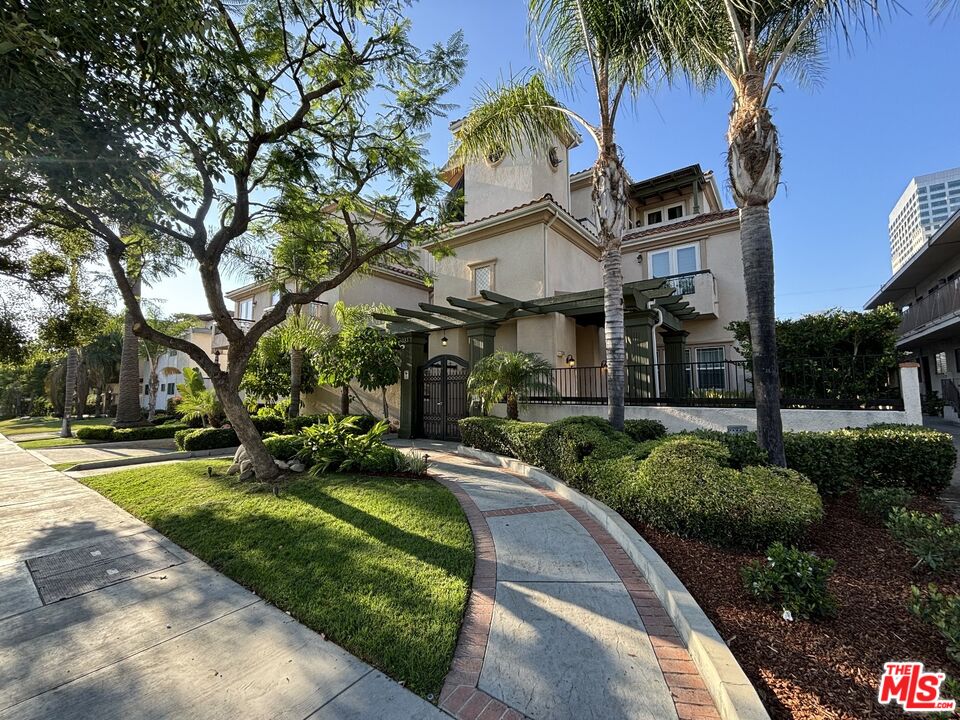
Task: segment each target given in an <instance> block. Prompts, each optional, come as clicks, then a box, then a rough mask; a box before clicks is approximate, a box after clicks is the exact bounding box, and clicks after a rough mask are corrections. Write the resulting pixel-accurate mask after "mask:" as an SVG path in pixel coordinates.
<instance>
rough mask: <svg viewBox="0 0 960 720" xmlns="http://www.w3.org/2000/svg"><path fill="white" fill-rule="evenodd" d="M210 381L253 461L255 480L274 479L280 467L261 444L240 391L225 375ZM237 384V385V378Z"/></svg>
mask: <svg viewBox="0 0 960 720" xmlns="http://www.w3.org/2000/svg"><path fill="white" fill-rule="evenodd" d="M212 381H213V388H214V391H215V392H216V393H217V397H218V398H219V400H220V407H222V408H223V412H224V414H225V415H226V416H227V420H229V421H230V426H231V427H232V428H233V429H234V431H235V432H236V433H237V438H238V439H239V440H240V444H241V445H243V447H244V449H246V451H247V457H248V458H250V462H251V463H253V472H254V475H256V476H257V480H260V481H261V482H272V481H274V480H276V479H277V477H278V476H279V475H280V469H279V468H278V467H277V464H276V463H275V462H274V461H273V457H272V456H271V455H270V453H269V452H268V451H267V448H266V446H265V445H264V444H263V439H262V438H261V437H260V433H259V432H258V431H257V428H256V427H255V426H254V424H253V419H252V418H251V417H250V413H249V412H247V408H246V406H245V405H244V404H243V400H241V399H240V393H238V392H237V391H236V390H234V389H232V388H231V383H230V381H229V379H228V376H227V375H222V376H221V377H219V378H217V379H212ZM237 385H239V380H238V381H237Z"/></svg>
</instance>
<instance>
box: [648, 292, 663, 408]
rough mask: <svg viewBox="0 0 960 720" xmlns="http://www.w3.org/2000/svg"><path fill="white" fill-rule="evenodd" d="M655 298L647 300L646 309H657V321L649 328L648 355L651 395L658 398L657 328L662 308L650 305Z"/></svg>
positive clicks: (659, 324) (661, 319) (660, 322)
mask: <svg viewBox="0 0 960 720" xmlns="http://www.w3.org/2000/svg"><path fill="white" fill-rule="evenodd" d="M654 302H656V301H655V300H650V301H648V302H647V310H656V311H657V321H656V322H655V323H654V324H653V327H651V328H650V357H651V362H652V364H653V368H652V370H653V393H654V394H653V396H654V397H655V398H657V399H659V398H660V373H658V372H657V328H658V327H660V326H661V325H663V310H661V309H660V308H659V307H651V306H652V305H653V303H654Z"/></svg>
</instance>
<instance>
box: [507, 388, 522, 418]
mask: <svg viewBox="0 0 960 720" xmlns="http://www.w3.org/2000/svg"><path fill="white" fill-rule="evenodd" d="M507 419H508V420H519V419H520V408H519V406H518V404H517V394H516V393H513V392H512V393H507Z"/></svg>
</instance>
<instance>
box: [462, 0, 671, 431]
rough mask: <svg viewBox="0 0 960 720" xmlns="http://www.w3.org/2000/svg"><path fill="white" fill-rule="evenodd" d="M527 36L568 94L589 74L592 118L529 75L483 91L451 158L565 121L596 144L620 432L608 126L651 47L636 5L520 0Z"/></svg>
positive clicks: (553, 132) (620, 346)
mask: <svg viewBox="0 0 960 720" xmlns="http://www.w3.org/2000/svg"><path fill="white" fill-rule="evenodd" d="M529 16H530V30H531V35H532V36H533V38H534V40H535V44H536V46H537V49H538V51H539V54H540V59H541V64H542V65H543V69H544V71H545V73H547V74H549V75H550V76H551V77H553V78H555V79H556V80H557V81H558V82H559V83H560V84H562V85H563V86H564V87H565V88H567V89H568V90H571V91H576V90H578V89H579V88H580V84H581V79H580V77H579V74H580V73H581V71H583V70H586V71H587V72H589V75H590V82H589V88H590V95H591V100H592V101H593V102H595V103H597V105H598V107H599V114H598V117H597V119H596V121H595V122H591V121H588V120H587V119H586V118H584V117H583V116H582V115H580V114H578V113H576V112H574V111H572V110H570V109H569V108H566V107H563V106H562V105H561V104H560V103H559V102H558V101H557V100H556V99H555V98H554V96H553V95H552V94H551V93H550V92H549V91H548V89H547V85H546V82H545V80H544V75H543V74H541V73H535V74H532V75H530V76H529V77H526V78H517V79H513V80H511V81H510V82H507V83H502V84H499V85H496V86H493V87H489V88H486V89H484V90H483V91H482V92H481V94H480V96H479V97H478V98H477V100H476V102H475V104H474V107H473V109H472V110H471V112H470V114H469V115H468V116H467V117H466V119H465V120H464V121H463V123H462V124H461V125H460V127H459V128H458V129H457V130H456V137H455V141H456V143H457V144H456V149H455V152H454V158H453V159H454V161H455V162H456V161H462V160H464V159H483V158H486V157H489V156H490V154H491V153H495V152H503V151H504V150H506V149H508V150H514V151H517V150H527V151H535V150H538V149H539V148H541V147H543V146H545V145H547V146H549V144H550V143H552V142H555V140H556V139H557V138H559V139H561V140H564V141H566V140H567V139H569V138H571V137H573V132H574V130H573V125H572V123H576V124H577V126H579V129H580V130H582V131H583V132H585V133H586V134H587V136H588V137H589V138H590V139H591V140H592V141H593V142H594V144H595V145H596V146H597V159H596V162H595V163H594V166H593V191H592V198H593V204H594V212H595V214H596V221H597V234H598V236H599V240H600V246H601V258H600V260H601V263H602V265H603V309H604V334H605V337H606V354H607V368H608V373H607V374H608V388H609V390H608V406H609V419H610V422H611V423H612V424H613V426H614V427H615V428H616V429H618V430H622V429H623V421H624V405H623V396H624V386H625V375H624V362H625V353H626V349H625V340H624V321H623V270H622V260H621V252H620V247H621V244H622V239H623V233H624V232H625V231H626V229H627V215H628V212H627V185H628V182H629V180H628V177H627V173H626V171H625V169H624V167H623V163H622V160H621V152H620V147H619V146H618V145H617V143H616V139H615V134H614V129H615V126H616V121H617V116H618V114H619V112H620V110H621V109H622V108H623V106H624V100H625V95H629V94H635V93H636V92H637V91H639V90H640V89H642V88H643V87H644V86H645V84H646V81H647V79H648V76H649V74H650V73H649V70H650V67H651V65H652V63H653V62H655V61H656V60H657V52H656V51H655V48H654V43H653V42H652V37H653V36H652V35H651V33H650V24H649V19H648V17H647V16H646V14H645V11H644V9H643V6H642V5H641V4H640V3H631V2H624V1H622V0H529Z"/></svg>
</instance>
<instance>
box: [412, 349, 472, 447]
mask: <svg viewBox="0 0 960 720" xmlns="http://www.w3.org/2000/svg"><path fill="white" fill-rule="evenodd" d="M469 374H470V370H469V368H468V366H467V361H466V360H463V359H462V358H458V357H456V356H454V355H440V356H438V357H435V358H433V359H432V360H430V361H429V362H428V363H427V364H426V365H424V366H423V367H422V368H420V402H421V413H420V417H421V418H423V428H422V430H423V437H425V438H430V439H431V440H459V439H460V426H459V425H458V424H457V422H458V421H459V420H460V418H464V417H466V416H467V413H468V409H469V407H468V403H467V376H468V375H469Z"/></svg>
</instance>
